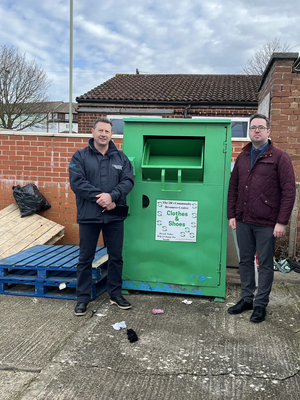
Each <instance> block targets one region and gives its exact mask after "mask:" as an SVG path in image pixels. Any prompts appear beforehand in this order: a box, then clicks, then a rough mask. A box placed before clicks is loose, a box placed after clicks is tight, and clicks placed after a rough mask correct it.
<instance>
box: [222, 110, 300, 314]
mask: <svg viewBox="0 0 300 400" xmlns="http://www.w3.org/2000/svg"><path fill="white" fill-rule="evenodd" d="M249 136H250V140H251V142H252V143H249V144H247V145H246V146H245V147H244V148H243V151H242V152H241V154H240V155H239V156H238V157H237V159H236V163H235V165H234V168H233V171H232V174H231V178H230V183H229V191H228V210H227V216H228V219H229V226H231V228H232V229H236V233H237V240H238V246H239V252H240V263H239V271H240V277H241V297H242V298H241V300H240V301H239V302H238V303H237V304H236V305H234V306H233V307H230V308H229V309H228V312H229V313H230V314H240V313H242V312H243V311H246V310H253V308H254V311H253V313H252V315H251V318H250V321H252V322H262V321H264V319H265V316H266V306H267V305H268V303H269V295H270V292H271V288H272V283H273V278H274V262H273V258H274V253H275V241H276V238H280V237H283V236H284V235H285V228H286V225H287V223H288V221H289V218H290V215H291V212H292V209H293V205H294V201H295V192H296V185H295V176H294V170H293V166H292V162H291V159H290V157H289V156H288V155H287V153H286V152H285V151H283V150H282V149H279V148H278V147H275V146H274V145H273V143H272V142H271V140H270V139H269V136H270V122H269V120H268V118H267V117H266V116H264V115H262V114H254V115H252V117H251V118H250V129H249ZM255 253H257V255H258V263H259V275H258V290H257V294H256V296H255V299H254V292H255V287H256V285H255V270H254V256H255Z"/></svg>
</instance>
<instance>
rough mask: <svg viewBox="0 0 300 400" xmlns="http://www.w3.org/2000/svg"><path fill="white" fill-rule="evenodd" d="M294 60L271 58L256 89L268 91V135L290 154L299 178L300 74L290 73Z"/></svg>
mask: <svg viewBox="0 0 300 400" xmlns="http://www.w3.org/2000/svg"><path fill="white" fill-rule="evenodd" d="M293 63H294V60H289V59H287V60H280V59H279V60H275V61H274V63H273V65H272V67H271V69H270V71H269V73H268V75H267V77H266V79H265V81H264V84H263V86H262V88H261V90H260V93H259V102H261V101H262V100H263V99H264V97H265V96H266V95H267V94H268V93H270V119H271V139H272V140H273V142H274V144H275V145H277V146H278V147H281V148H282V149H284V150H286V151H287V153H288V154H289V155H290V157H291V159H292V162H293V165H294V169H295V175H296V181H297V182H300V74H297V73H292V65H293Z"/></svg>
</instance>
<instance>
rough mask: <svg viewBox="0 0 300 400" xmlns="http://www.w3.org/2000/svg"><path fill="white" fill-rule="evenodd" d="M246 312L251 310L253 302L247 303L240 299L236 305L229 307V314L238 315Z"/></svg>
mask: <svg viewBox="0 0 300 400" xmlns="http://www.w3.org/2000/svg"><path fill="white" fill-rule="evenodd" d="M246 310H253V301H251V302H250V303H248V302H247V301H245V300H243V299H241V300H240V301H238V302H237V303H236V305H235V306H232V307H229V308H228V312H229V314H240V313H242V312H244V311H246Z"/></svg>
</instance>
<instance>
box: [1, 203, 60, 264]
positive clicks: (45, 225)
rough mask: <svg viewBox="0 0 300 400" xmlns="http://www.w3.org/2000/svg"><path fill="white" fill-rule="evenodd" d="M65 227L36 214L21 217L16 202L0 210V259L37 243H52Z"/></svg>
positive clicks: (58, 238) (58, 237)
mask: <svg viewBox="0 0 300 400" xmlns="http://www.w3.org/2000/svg"><path fill="white" fill-rule="evenodd" d="M64 231H65V228H64V226H62V225H59V224H57V223H55V222H53V221H50V220H49V219H47V218H44V217H42V216H40V215H38V214H32V215H29V216H28V217H24V218H21V215H20V210H19V207H18V206H17V204H11V205H9V206H8V207H6V208H4V209H3V210H1V211H0V259H2V258H5V257H9V256H10V255H12V254H16V253H18V252H19V251H22V250H25V249H28V248H30V247H33V246H36V245H39V244H49V245H50V244H54V243H56V242H57V241H58V240H60V239H61V238H62V237H63V236H64Z"/></svg>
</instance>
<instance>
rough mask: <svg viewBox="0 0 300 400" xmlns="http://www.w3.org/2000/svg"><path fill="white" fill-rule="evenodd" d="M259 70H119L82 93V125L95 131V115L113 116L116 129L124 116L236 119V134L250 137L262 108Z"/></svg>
mask: <svg viewBox="0 0 300 400" xmlns="http://www.w3.org/2000/svg"><path fill="white" fill-rule="evenodd" d="M260 81H261V76H259V75H251V76H246V75H180V74H176V75H174V74H170V75H141V74H135V75H125V74H117V75H116V76H115V77H113V78H111V79H109V80H108V81H106V82H104V83H103V84H101V85H99V86H97V87H96V88H94V89H92V90H91V91H89V92H87V93H85V94H83V95H82V96H79V97H77V98H76V101H77V103H78V129H79V132H81V133H89V132H90V128H91V126H92V124H93V122H94V120H95V119H96V118H97V117H98V116H100V115H105V116H108V117H109V118H110V119H111V120H112V122H113V131H114V133H115V134H122V133H123V118H124V117H129V116H130V117H131V116H135V117H137V116H138V117H151V118H216V117H217V118H220V117H227V118H231V119H232V121H233V123H232V136H233V137H247V131H248V120H249V116H250V115H251V114H253V113H254V112H256V111H257V107H258V87H259V84H260Z"/></svg>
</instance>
